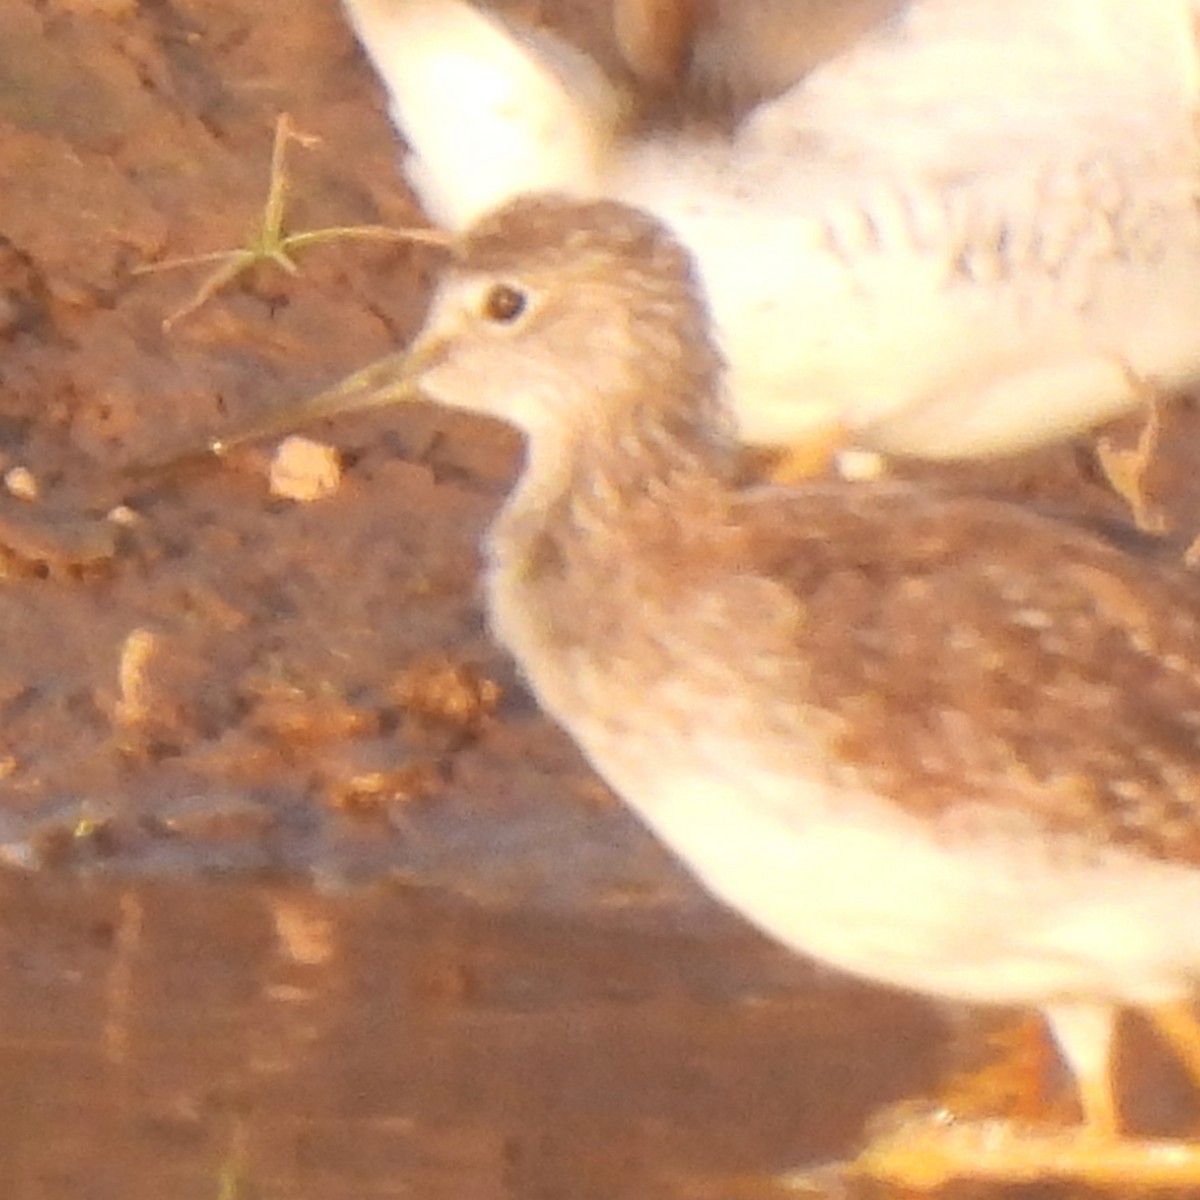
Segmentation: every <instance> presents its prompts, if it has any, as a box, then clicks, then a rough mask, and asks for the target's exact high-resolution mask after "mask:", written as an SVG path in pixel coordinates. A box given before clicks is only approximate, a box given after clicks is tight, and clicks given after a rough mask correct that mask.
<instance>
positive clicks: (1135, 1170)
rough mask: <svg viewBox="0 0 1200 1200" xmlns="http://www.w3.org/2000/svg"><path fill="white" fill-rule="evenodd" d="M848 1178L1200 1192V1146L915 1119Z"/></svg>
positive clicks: (867, 1153) (866, 1154) (864, 1156)
mask: <svg viewBox="0 0 1200 1200" xmlns="http://www.w3.org/2000/svg"><path fill="white" fill-rule="evenodd" d="M846 1171H847V1173H848V1174H849V1175H851V1176H858V1177H862V1178H868V1179H871V1180H874V1181H875V1182H877V1183H884V1184H889V1185H891V1186H899V1187H902V1188H906V1189H910V1190H913V1191H917V1192H929V1191H934V1190H936V1189H938V1188H941V1187H944V1186H945V1185H946V1184H948V1183H951V1182H952V1181H955V1180H988V1181H992V1182H996V1183H1001V1182H1002V1183H1006V1184H1025V1183H1044V1182H1047V1181H1050V1180H1070V1181H1072V1182H1075V1183H1083V1184H1088V1185H1091V1186H1093V1187H1099V1188H1130V1189H1132V1188H1137V1189H1151V1188H1196V1187H1197V1186H1200V1143H1194V1142H1184V1141H1176V1140H1171V1139H1138V1138H1129V1137H1123V1136H1120V1135H1113V1134H1109V1133H1106V1132H1102V1131H1098V1130H1096V1129H1093V1128H1091V1127H1088V1126H1085V1125H1080V1126H1075V1127H1073V1128H1065V1129H1059V1128H1047V1127H1041V1126H1036V1125H1025V1124H1021V1123H1018V1122H1013V1121H1004V1120H988V1121H969V1122H960V1121H955V1120H954V1119H953V1118H952V1117H950V1116H949V1115H948V1114H946V1113H945V1112H944V1111H941V1112H938V1113H935V1114H933V1115H932V1116H928V1117H925V1118H923V1119H917V1120H914V1119H912V1118H911V1117H910V1118H908V1119H906V1120H905V1121H903V1122H901V1123H900V1124H899V1125H896V1126H893V1127H890V1128H888V1129H887V1130H885V1131H883V1132H881V1133H880V1134H879V1135H877V1136H875V1137H874V1138H873V1139H872V1141H871V1142H870V1143H869V1144H868V1146H867V1147H866V1149H864V1150H863V1152H862V1153H861V1154H860V1155H859V1156H858V1157H857V1158H856V1159H854V1160H853V1161H852V1162H850V1163H849V1164H847V1167H846Z"/></svg>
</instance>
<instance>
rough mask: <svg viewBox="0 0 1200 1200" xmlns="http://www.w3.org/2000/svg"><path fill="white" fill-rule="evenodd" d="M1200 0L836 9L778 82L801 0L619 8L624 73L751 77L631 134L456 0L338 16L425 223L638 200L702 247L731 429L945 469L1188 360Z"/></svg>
mask: <svg viewBox="0 0 1200 1200" xmlns="http://www.w3.org/2000/svg"><path fill="white" fill-rule="evenodd" d="M1194 2H1195V0H1143V3H1140V4H1136V5H1134V4H1130V3H1128V0H1056V2H1055V3H1052V4H1051V3H1046V2H1045V0H909V2H908V3H905V4H899V5H897V4H887V3H883V2H882V0H876V2H875V3H874V4H871V3H868V2H866V0H858V2H857V3H855V4H851V5H848V6H845V8H846V12H848V13H850V14H851V16H849V17H846V18H845V19H846V20H847V21H848V22H850V24H847V25H846V26H845V27H844V28H842V29H840V30H839V31H838V32H837V35H836V37H833V38H832V42H831V45H832V47H834V48H836V49H837V53H835V54H834V55H833V57H831V58H829V59H828V60H827V61H825V62H823V63H822V64H820V65H818V66H816V67H815V68H814V69H812V70H811V71H809V72H808V73H807V74H806V75H804V77H803V78H800V77H799V75H800V72H801V70H802V69H803V66H805V65H811V64H807V63H806V64H801V63H800V62H799V58H800V57H801V56H800V54H799V52H797V51H794V50H791V49H789V48H788V46H787V45H786V44H784V39H782V38H781V37H776V36H775V34H774V33H773V34H772V35H771V36H770V37H763V36H762V35H761V34H760V35H758V36H757V37H755V35H754V30H755V29H756V28H757V26H759V25H763V26H764V27H765V28H768V29H770V30H773V31H775V32H776V33H778V32H779V31H781V30H785V29H788V28H790V27H792V26H795V27H797V28H798V27H799V26H800V24H801V23H802V22H803V21H804V20H806V12H807V9H808V8H811V7H812V5H811V4H807V5H806V4H804V3H798V2H797V0H743V2H742V4H741V7H740V8H739V6H738V5H736V4H730V3H728V2H727V0H703V2H701V0H615V7H616V22H617V32H618V34H619V35H620V37H621V41H622V44H623V45H624V47H625V50H626V55H627V57H628V58H629V59H630V61H631V62H632V63H633V64H634V65H635V66H636V67H637V68H638V69H639V71H640V73H641V74H642V75H643V76H646V77H649V78H659V79H660V80H661V79H665V80H666V81H667V84H668V85H670V84H671V82H672V81H673V80H675V81H678V80H683V81H684V83H683V85H681V86H684V88H685V90H687V87H688V86H692V84H689V83H688V81H689V80H690V81H693V82H694V81H695V80H696V79H697V78H698V80H699V83H698V86H699V87H700V88H701V89H703V90H707V91H708V92H713V91H716V92H717V93H719V92H720V91H721V89H722V87H725V88H726V89H728V90H733V91H736V92H746V91H749V92H750V93H751V94H752V95H761V94H763V93H764V92H765V93H766V95H767V97H768V98H766V99H764V100H763V101H762V102H761V103H758V104H756V105H753V106H751V108H750V110H749V111H748V112H746V113H745V115H743V116H742V117H741V118H740V119H739V120H737V121H736V122H735V123H734V125H733V127H732V128H710V127H705V126H703V125H702V126H700V127H697V126H696V125H694V124H692V123H689V122H686V121H685V122H682V123H680V124H678V125H674V126H671V127H667V128H664V127H661V126H657V127H656V126H652V127H650V128H645V127H642V126H639V125H637V124H636V123H634V124H633V125H632V126H631V125H630V124H629V122H628V121H627V120H626V118H627V116H628V105H626V104H624V103H623V100H622V95H621V93H620V89H619V88H617V87H615V86H614V85H613V84H612V83H611V82H610V81H609V80H607V79H606V77H605V76H604V75H603V74H602V72H601V71H600V70H599V68H598V67H597V66H596V65H595V64H594V63H590V62H589V61H587V60H585V59H584V58H583V56H582V55H581V54H580V53H579V52H577V51H575V50H572V49H570V48H567V47H564V46H562V45H560V44H558V43H555V42H553V41H551V40H550V39H547V38H546V37H544V36H542V35H536V36H535V35H534V34H532V33H527V32H523V31H522V30H520V28H519V27H517V26H515V25H513V24H512V23H510V22H504V21H501V20H500V19H499V18H498V17H496V16H495V15H493V14H489V13H487V12H485V11H483V10H482V9H479V8H476V7H473V6H472V5H471V4H469V3H466V2H465V0H344V5H345V9H346V12H347V14H348V16H349V18H350V21H351V23H352V24H353V26H354V28H355V30H356V32H357V34H358V36H359V39H360V40H361V42H362V44H363V46H364V47H365V48H366V50H367V52H368V54H369V56H370V58H371V60H372V61H373V63H374V65H375V67H376V69H377V71H378V73H379V76H380V78H381V79H382V81H383V83H384V85H385V87H386V89H387V91H388V93H389V96H390V101H391V112H392V115H393V117H394V120H395V123H396V125H397V127H398V129H399V130H400V132H401V133H402V135H403V137H404V139H405V140H406V142H407V144H408V150H409V157H408V175H409V179H410V181H411V183H412V185H413V187H414V190H415V191H416V193H417V195H418V197H419V199H420V200H421V201H422V203H423V205H424V207H425V209H426V210H427V212H428V213H429V215H430V216H431V217H432V218H434V219H435V220H436V221H437V222H439V223H441V224H442V225H443V226H444V227H446V228H448V229H451V230H458V229H462V228H463V227H464V226H466V225H468V224H470V223H471V222H472V221H473V220H474V219H475V218H476V217H478V216H479V215H480V214H481V213H482V212H484V211H486V210H487V209H489V208H491V207H493V206H494V205H497V204H499V203H501V202H503V201H504V200H507V199H511V198H513V197H515V196H518V195H520V194H522V193H524V192H528V191H535V190H538V189H557V190H566V191H570V192H572V193H573V194H575V195H577V196H579V197H582V198H598V197H607V198H613V199H618V200H622V201H626V202H629V203H631V204H634V205H636V206H638V207H642V208H645V209H646V210H648V211H650V212H652V213H654V214H655V215H656V216H657V217H659V218H660V219H661V220H663V221H665V222H666V223H667V224H668V225H669V226H670V227H671V229H672V230H673V231H674V232H675V234H676V235H677V236H678V237H679V238H680V239H681V240H682V241H683V242H684V244H685V245H687V247H688V248H689V250H690V251H691V252H692V253H693V254H694V255H695V256H696V259H697V261H698V265H699V270H700V273H701V276H702V277H703V279H704V282H705V285H706V287H707V291H708V295H709V297H710V303H711V305H712V310H713V317H714V320H715V323H716V329H717V335H718V339H719V343H720V347H721V350H722V352H723V354H724V355H725V357H726V359H727V360H728V362H729V390H730V394H731V397H732V402H733V408H734V411H735V414H736V417H737V420H738V426H739V429H740V433H741V436H742V438H743V439H744V440H745V441H746V442H748V443H751V444H761V445H767V446H790V445H795V444H798V443H804V442H805V441H806V440H808V439H810V438H818V439H821V438H825V437H828V436H830V435H831V434H833V433H836V434H837V436H838V438H839V439H840V440H841V441H842V442H844V443H850V444H855V445H858V446H860V447H862V448H866V449H873V450H877V451H881V452H884V453H893V454H901V455H915V456H919V457H924V458H930V459H949V458H971V457H981V456H989V455H998V454H1003V453H1008V452H1014V451H1019V450H1022V449H1025V448H1028V447H1031V446H1035V445H1039V444H1043V443H1046V442H1050V441H1053V440H1056V439H1060V438H1064V437H1067V436H1070V435H1073V434H1076V433H1079V432H1081V431H1083V430H1085V429H1088V428H1089V427H1092V426H1094V425H1097V424H1099V423H1101V422H1104V421H1106V420H1107V419H1109V418H1112V417H1114V416H1117V415H1119V414H1121V413H1124V412H1127V411H1131V410H1133V409H1135V408H1136V407H1137V406H1138V405H1139V403H1140V402H1141V401H1142V400H1143V399H1144V398H1145V397H1146V396H1147V395H1154V394H1162V395H1167V394H1172V393H1176V392H1179V391H1183V390H1186V389H1187V388H1189V387H1190V386H1192V385H1193V384H1194V383H1195V382H1196V381H1197V379H1198V377H1200V336H1198V335H1197V330H1198V329H1200V214H1198V211H1197V203H1196V193H1197V180H1198V179H1200V174H1198V171H1197V168H1198V165H1200V157H1198V154H1197V137H1196V126H1195V117H1196V107H1197V99H1198V96H1200V88H1198V77H1200V73H1198V62H1197V55H1196V45H1195V40H1194V30H1193V17H1194V14H1193V5H1194ZM817 7H818V8H820V9H821V10H822V11H825V10H826V9H830V6H829V5H823V6H822V5H818V6H817ZM892 10H895V11H892ZM830 11H836V10H830ZM880 13H884V14H888V13H890V15H885V16H884V18H883V19H882V20H877V23H876V24H875V25H874V26H873V27H872V28H870V29H869V31H868V32H867V33H865V34H864V35H863V36H861V37H859V38H858V39H857V40H854V41H853V42H851V43H850V44H849V45H844V43H845V41H846V39H847V37H849V36H850V34H852V33H854V32H856V29H857V26H856V25H854V24H853V22H858V23H859V24H866V23H868V22H869V21H870V20H871V19H872V18H878V17H879V14H880ZM764 23H766V24H764ZM775 45H782V46H783V52H782V54H781V59H780V61H778V62H777V61H773V60H772V59H771V56H770V50H771V48H772V46H775ZM790 72H794V77H789V73H790ZM1112 465H1113V466H1114V467H1120V465H1121V464H1119V463H1117V462H1116V461H1115V458H1114V459H1113V462H1112ZM1126 465H1128V464H1126ZM1112 473H1113V474H1114V476H1118V477H1119V475H1120V471H1119V470H1114V471H1113V472H1112ZM1135 474H1136V472H1135ZM1117 482H1118V483H1119V482H1120V480H1119V478H1118V479H1117ZM1130 486H1131V487H1132V484H1131V485H1130Z"/></svg>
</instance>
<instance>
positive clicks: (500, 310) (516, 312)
mask: <svg viewBox="0 0 1200 1200" xmlns="http://www.w3.org/2000/svg"><path fill="white" fill-rule="evenodd" d="M528 304H529V297H528V296H527V295H526V294H525V293H524V292H523V291H521V289H520V288H518V287H513V285H512V284H511V283H498V284H496V285H495V286H494V287H491V288H489V289H488V293H487V295H486V296H484V298H483V315H484V316H485V317H486V318H487V319H488V320H489V321H495V322H496V323H497V324H498V325H511V324H512V322H513V321H515V320H516V319H517V318H518V317H519V316H520V315H521V314H522V313H523V312H524V311H525V308H526V306H527V305H528Z"/></svg>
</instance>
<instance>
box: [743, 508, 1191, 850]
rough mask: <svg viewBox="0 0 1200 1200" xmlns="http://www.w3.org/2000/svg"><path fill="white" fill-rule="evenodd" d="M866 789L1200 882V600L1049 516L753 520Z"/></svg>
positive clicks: (810, 677) (850, 512)
mask: <svg viewBox="0 0 1200 1200" xmlns="http://www.w3.org/2000/svg"><path fill="white" fill-rule="evenodd" d="M745 515H746V516H747V517H748V519H749V521H750V524H751V527H752V528H754V530H755V539H754V543H753V544H754V547H755V559H756V561H755V566H756V568H757V569H758V570H760V571H762V572H763V573H764V574H767V575H769V576H770V577H771V578H773V579H775V580H776V581H777V582H778V583H779V584H780V585H782V586H784V587H786V588H787V589H788V591H789V593H790V595H791V596H792V597H793V598H794V600H795V601H796V602H798V606H799V607H798V612H799V632H798V635H797V636H798V637H800V638H801V639H802V640H803V646H802V647H801V649H802V659H803V663H804V664H805V669H804V672H803V674H802V677H801V680H802V681H801V683H800V685H799V686H800V688H801V691H802V693H803V695H802V697H801V699H802V702H803V704H805V705H811V706H813V707H815V708H816V709H817V710H819V711H821V712H823V713H828V714H829V715H830V716H831V718H832V728H833V730H834V731H835V732H834V735H833V736H834V741H835V749H836V751H837V753H838V755H839V756H840V758H841V759H842V760H844V761H845V763H846V764H847V766H848V769H849V772H850V774H851V776H852V777H853V778H855V779H857V780H861V781H865V782H866V783H868V784H869V785H870V786H871V787H872V788H876V789H879V790H880V791H881V792H883V793H884V794H885V795H888V796H889V797H891V798H893V799H894V800H895V801H896V802H897V803H899V804H901V805H903V806H904V807H905V808H908V809H910V810H912V811H914V812H918V813H922V814H927V815H938V816H945V817H947V818H948V819H951V820H953V819H954V818H955V817H956V816H961V815H962V814H965V813H969V814H970V815H971V816H972V817H975V816H978V815H979V814H981V813H985V812H986V811H987V810H989V809H990V810H995V811H996V812H997V813H999V812H1000V810H1003V809H1005V808H1008V809H1012V808H1013V807H1014V806H1016V808H1018V809H1019V810H1020V811H1021V814H1022V816H1023V817H1024V816H1031V817H1032V818H1033V819H1034V820H1035V821H1037V822H1038V823H1039V824H1041V825H1042V826H1044V828H1045V829H1046V830H1047V832H1051V833H1055V834H1063V835H1067V836H1071V837H1073V838H1081V839H1083V840H1084V841H1085V842H1092V841H1093V840H1094V841H1095V842H1096V844H1109V845H1114V844H1115V845H1121V844H1124V845H1129V846H1136V847H1137V848H1139V849H1140V850H1142V851H1144V852H1148V853H1154V854H1156V855H1161V856H1162V857H1164V858H1173V859H1174V858H1177V859H1186V860H1188V861H1200V590H1198V589H1200V583H1197V582H1196V581H1195V580H1193V579H1192V578H1191V577H1190V576H1188V575H1186V574H1184V573H1183V572H1181V571H1179V570H1177V569H1175V568H1173V567H1172V566H1169V565H1166V564H1164V563H1163V562H1161V561H1154V560H1152V559H1151V558H1150V557H1148V556H1140V555H1138V554H1135V553H1131V552H1128V551H1125V550H1122V549H1119V548H1117V547H1115V546H1114V545H1111V544H1109V543H1108V542H1106V541H1104V540H1103V539H1102V538H1100V537H1098V536H1096V535H1093V534H1092V533H1090V532H1088V531H1086V530H1084V529H1082V528H1079V527H1076V526H1073V525H1069V524H1065V523H1061V522H1059V521H1056V520H1053V519H1050V518H1047V517H1045V516H1042V515H1040V514H1038V513H1036V512H1029V511H1024V510H1021V509H1017V508H1014V507H1012V506H1009V505H1004V504H1000V503H996V502H993V501H989V500H987V499H983V498H949V497H945V496H941V495H937V494H930V493H927V492H923V491H920V490H918V489H915V488H911V487H907V486H902V485H882V486H878V487H875V486H870V487H847V486H832V487H828V488H825V487H815V488H812V489H808V490H805V491H802V492H797V493H795V494H794V495H792V496H791V497H790V498H787V499H783V500H782V502H781V498H780V494H779V493H778V492H774V493H764V492H760V493H756V494H751V495H748V497H747V499H746V501H745Z"/></svg>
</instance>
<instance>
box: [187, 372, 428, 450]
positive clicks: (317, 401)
mask: <svg viewBox="0 0 1200 1200" xmlns="http://www.w3.org/2000/svg"><path fill="white" fill-rule="evenodd" d="M414 375H415V373H414V371H413V369H412V362H411V356H410V355H409V354H408V353H407V352H405V353H402V354H390V355H388V357H387V358H381V359H378V360H377V361H376V362H373V363H371V365H370V366H368V367H364V368H363V369H362V370H361V371H356V372H355V373H354V374H353V375H351V376H349V377H348V378H346V379H343V380H342V382H341V383H338V384H335V385H334V386H333V387H331V388H329V389H327V390H326V391H324V392H319V393H318V394H317V395H315V396H312V397H310V398H309V399H307V400H302V401H301V402H300V403H299V404H294V405H288V406H287V407H286V408H282V409H278V410H276V411H274V412H270V413H267V414H266V416H264V417H262V418H261V419H260V420H258V421H255V422H253V423H251V424H249V425H244V426H242V427H241V428H240V429H235V430H233V431H232V432H231V433H227V434H223V435H221V436H220V437H215V438H212V439H211V440H210V441H209V442H208V444H207V451H208V453H210V454H215V455H217V456H218V457H221V456H223V455H225V454H228V453H229V451H230V450H232V449H234V448H235V447H237V446H243V445H245V444H246V443H247V442H256V441H259V440H262V439H268V438H274V437H281V436H283V435H284V434H287V433H292V432H293V431H294V430H296V429H299V428H301V427H302V426H304V425H310V424H312V423H313V422H314V421H320V420H323V419H325V418H326V417H336V416H339V415H340V414H341V413H347V412H359V411H363V410H366V409H371V408H382V407H383V406H384V405H386V404H399V403H402V402H404V401H406V400H412V399H414V398H415V397H416V395H417V389H416V386H415V384H414V382H413V380H414Z"/></svg>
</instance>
